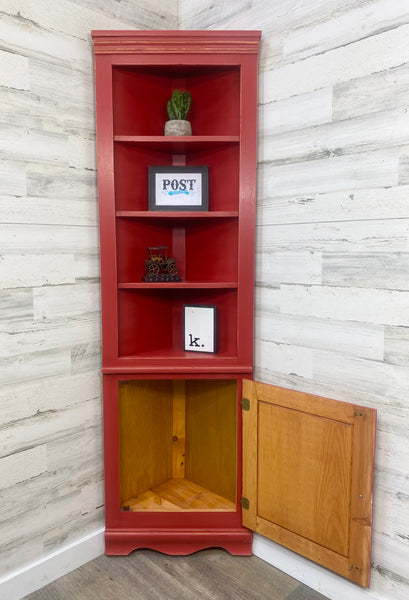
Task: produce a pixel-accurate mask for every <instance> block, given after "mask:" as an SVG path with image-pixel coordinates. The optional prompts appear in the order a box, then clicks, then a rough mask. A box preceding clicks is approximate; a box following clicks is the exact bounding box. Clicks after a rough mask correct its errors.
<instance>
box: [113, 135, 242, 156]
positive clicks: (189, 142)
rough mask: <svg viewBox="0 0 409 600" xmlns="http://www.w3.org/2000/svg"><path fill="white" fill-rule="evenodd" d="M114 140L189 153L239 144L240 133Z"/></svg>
mask: <svg viewBox="0 0 409 600" xmlns="http://www.w3.org/2000/svg"><path fill="white" fill-rule="evenodd" d="M113 139H114V142H121V143H125V144H132V145H134V146H142V147H143V148H144V149H149V150H156V151H159V152H166V153H171V154H188V153H190V152H199V151H202V150H207V149H214V148H217V147H224V146H229V145H235V144H238V143H239V141H240V138H239V136H238V135H196V136H195V135H192V136H163V135H114V138H113Z"/></svg>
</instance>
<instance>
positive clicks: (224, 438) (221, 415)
mask: <svg viewBox="0 0 409 600" xmlns="http://www.w3.org/2000/svg"><path fill="white" fill-rule="evenodd" d="M236 415H237V383H236V381H231V380H218V381H212V380H189V381H187V382H186V477H187V479H189V480H191V481H193V482H194V483H197V484H198V485H200V486H202V487H205V488H207V489H209V490H210V491H212V492H214V493H215V494H218V495H220V496H223V497H224V498H227V499H228V500H230V501H231V502H235V501H236V458H237V457H236V446H237V417H236Z"/></svg>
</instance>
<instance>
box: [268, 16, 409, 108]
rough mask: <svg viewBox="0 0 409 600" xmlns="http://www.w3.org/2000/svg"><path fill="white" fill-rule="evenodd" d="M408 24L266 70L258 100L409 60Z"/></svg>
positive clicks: (353, 76)
mask: <svg viewBox="0 0 409 600" xmlns="http://www.w3.org/2000/svg"><path fill="white" fill-rule="evenodd" d="M408 36H409V25H407V24H405V25H402V26H401V27H396V28H394V29H392V30H390V31H385V32H383V33H379V34H378V35H373V36H371V37H368V38H366V39H363V40H360V41H358V42H355V43H352V44H348V45H346V46H343V47H340V48H336V49H334V50H330V51H328V52H325V53H323V54H317V55H315V56H311V57H309V58H306V59H305V60H300V61H296V62H293V63H290V64H287V65H284V66H282V67H278V68H277V69H274V70H271V71H268V72H266V73H265V74H264V77H263V78H262V80H261V86H260V89H261V100H262V102H269V101H271V100H280V99H282V98H288V97H289V96H295V95H297V94H302V93H306V92H311V91H313V90H317V89H320V88H323V87H327V86H328V85H334V84H337V83H342V82H344V81H349V80H350V79H356V78H357V77H364V76H365V75H370V74H372V73H377V72H379V71H383V70H385V69H390V68H392V67H397V66H399V65H402V64H403V63H405V62H408V61H409V44H408Z"/></svg>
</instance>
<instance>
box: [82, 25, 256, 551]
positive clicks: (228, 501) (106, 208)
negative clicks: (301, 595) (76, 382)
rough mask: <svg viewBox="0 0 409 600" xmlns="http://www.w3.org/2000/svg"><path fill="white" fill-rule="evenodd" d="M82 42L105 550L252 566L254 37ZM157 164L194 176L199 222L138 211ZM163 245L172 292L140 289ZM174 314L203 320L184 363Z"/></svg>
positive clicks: (162, 35)
mask: <svg viewBox="0 0 409 600" xmlns="http://www.w3.org/2000/svg"><path fill="white" fill-rule="evenodd" d="M92 37H93V41H94V49H95V70H96V106H97V147H98V188H99V210H100V237H101V290H102V334H103V381H104V451H105V480H106V552H107V554H128V553H129V552H130V551H132V550H133V549H135V548H140V547H144V548H152V549H156V550H160V551H163V552H166V553H169V554H187V553H190V552H194V551H196V550H199V549H201V548H205V547H209V546H221V547H224V548H226V549H227V550H229V551H230V552H231V553H233V554H250V553H251V533H250V532H249V530H248V529H246V528H245V527H243V525H242V519H241V512H242V510H241V506H240V497H241V471H242V433H241V425H242V416H241V408H240V403H239V402H240V399H241V388H242V381H243V378H250V379H251V378H252V370H253V284H254V235H255V234H254V231H255V189H256V131H257V127H256V112H257V59H258V46H259V40H260V32H254V31H228V32H225V31H194V32H189V31H94V32H93V33H92ZM175 89H180V90H188V91H190V92H191V95H192V104H191V109H190V111H189V115H188V119H189V121H190V122H191V125H192V135H191V136H181V137H173V136H172V137H165V136H164V125H165V121H166V120H167V119H168V117H167V113H166V104H167V101H168V99H169V98H170V96H171V94H172V92H173V91H174V90H175ZM155 166H160V167H175V166H179V167H184V166H186V167H202V166H205V167H207V168H208V198H209V206H208V210H203V211H197V210H192V209H189V206H187V207H184V208H183V210H180V207H179V210H172V209H171V210H169V209H168V208H167V209H166V210H163V211H162V210H149V176H148V168H149V167H155ZM163 246H164V247H166V248H167V252H168V256H169V257H172V258H175V260H176V264H177V266H178V270H179V275H180V281H146V280H144V274H145V261H146V260H147V259H148V258H149V255H148V251H147V248H148V247H163ZM186 305H191V306H212V307H216V314H217V327H216V330H215V337H216V343H217V351H216V352H213V353H212V352H200V351H199V352H198V351H185V345H184V310H185V309H184V307H185V306H186ZM193 339H195V338H194V337H193Z"/></svg>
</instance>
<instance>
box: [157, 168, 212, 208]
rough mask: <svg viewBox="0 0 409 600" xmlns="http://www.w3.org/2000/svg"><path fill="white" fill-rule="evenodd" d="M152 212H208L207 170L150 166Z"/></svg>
mask: <svg viewBox="0 0 409 600" xmlns="http://www.w3.org/2000/svg"><path fill="white" fill-rule="evenodd" d="M149 210H165V211H166V210H209V175H208V168H207V167H172V166H168V167H149Z"/></svg>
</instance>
